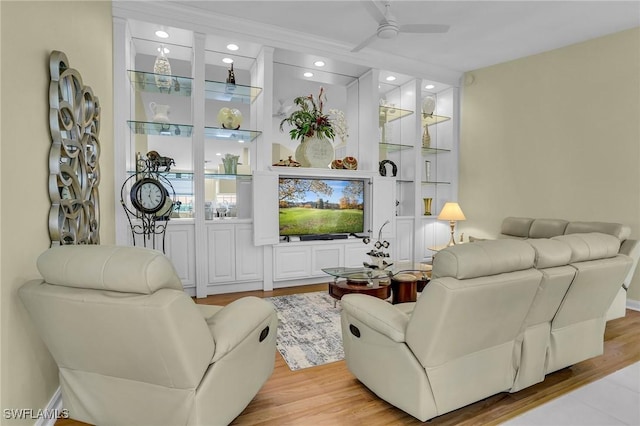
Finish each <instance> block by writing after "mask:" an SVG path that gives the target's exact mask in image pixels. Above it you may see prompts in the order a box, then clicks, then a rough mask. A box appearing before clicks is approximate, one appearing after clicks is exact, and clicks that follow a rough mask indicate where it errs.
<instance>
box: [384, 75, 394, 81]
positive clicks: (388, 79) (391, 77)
mask: <svg viewBox="0 0 640 426" xmlns="http://www.w3.org/2000/svg"><path fill="white" fill-rule="evenodd" d="M395 79H396V78H395V77H394V76H392V75H390V76H389V77H387V78H386V80H387V81H394V80H395Z"/></svg>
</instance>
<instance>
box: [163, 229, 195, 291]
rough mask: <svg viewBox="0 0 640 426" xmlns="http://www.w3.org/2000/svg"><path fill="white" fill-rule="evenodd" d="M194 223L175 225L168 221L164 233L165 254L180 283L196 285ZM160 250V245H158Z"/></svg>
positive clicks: (186, 285)
mask: <svg viewBox="0 0 640 426" xmlns="http://www.w3.org/2000/svg"><path fill="white" fill-rule="evenodd" d="M193 227H194V225H193V224H188V225H179V224H178V225H176V224H174V223H171V222H170V223H169V226H168V227H167V232H166V235H165V254H166V255H167V257H168V258H169V259H171V263H173V266H174V268H175V269H176V272H177V274H178V277H180V280H181V281H182V285H183V286H184V287H185V288H187V287H195V285H196V278H195V276H196V258H195V242H194V228H193ZM159 247H160V250H162V246H161V245H159Z"/></svg>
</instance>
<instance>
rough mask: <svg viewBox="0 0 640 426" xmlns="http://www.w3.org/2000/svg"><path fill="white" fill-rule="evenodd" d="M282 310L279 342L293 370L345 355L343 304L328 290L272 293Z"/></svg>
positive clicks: (278, 307)
mask: <svg viewBox="0 0 640 426" xmlns="http://www.w3.org/2000/svg"><path fill="white" fill-rule="evenodd" d="M267 300H269V301H270V302H271V303H273V304H274V306H275V307H276V311H277V313H278V320H279V323H278V335H277V339H276V346H277V347H278V351H279V352H280V354H282V357H283V358H284V360H285V361H286V363H287V365H288V366H289V368H290V369H291V370H293V371H296V370H300V369H303V368H308V367H315V366H317V365H322V364H328V363H330V362H335V361H340V360H342V359H344V350H343V348H342V331H341V328H340V306H339V305H338V306H337V307H335V308H334V306H333V302H334V299H333V298H332V297H331V296H329V294H327V293H326V292H322V291H320V292H314V293H301V294H291V295H287V296H276V297H270V298H268V299H267Z"/></svg>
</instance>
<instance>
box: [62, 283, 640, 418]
mask: <svg viewBox="0 0 640 426" xmlns="http://www.w3.org/2000/svg"><path fill="white" fill-rule="evenodd" d="M312 291H327V284H318V285H312V286H301V287H290V288H284V289H276V290H274V291H269V292H263V291H252V292H246V293H234V294H223V295H215V296H209V297H207V298H205V299H196V302H197V303H204V304H212V305H226V304H228V303H230V302H232V301H233V300H236V299H238V298H240V297H243V296H247V295H253V296H258V297H271V296H280V295H284V294H293V293H303V292H312ZM639 348H640V312H637V311H632V310H627V315H626V317H624V318H620V319H616V320H613V321H609V323H608V324H607V328H606V333H605V351H604V355H602V356H600V357H596V358H594V359H591V360H587V361H583V362H581V363H578V364H576V365H574V366H572V367H570V368H565V369H563V370H560V371H557V372H555V373H553V374H550V375H548V376H547V378H546V379H545V381H544V382H542V383H539V384H537V385H535V386H531V387H529V388H527V389H523V390H521V391H520V392H517V393H515V394H509V393H500V394H497V395H494V396H492V397H489V398H487V399H484V400H482V401H479V402H477V403H475V404H471V405H468V406H466V407H463V408H461V409H458V410H456V411H453V412H451V413H448V414H445V415H442V416H440V417H436V418H434V419H432V420H430V421H429V422H428V423H429V424H431V425H497V424H500V423H501V422H504V421H505V420H507V419H510V418H513V417H515V416H517V415H519V414H521V413H523V412H525V411H527V410H530V409H532V408H534V407H537V406H539V405H541V404H543V403H545V402H547V401H550V400H552V399H553V398H556V397H558V396H560V395H562V394H564V393H567V392H569V391H571V390H573V389H576V388H578V387H580V386H583V385H585V384H587V383H590V382H593V381H595V380H597V379H600V378H602V377H604V376H606V375H608V374H610V373H613V372H614V371H617V370H619V369H621V368H623V367H626V366H628V365H630V364H633V363H634V362H637V361H640V350H639ZM420 423H421V422H419V421H418V420H417V419H415V418H413V417H411V416H409V415H408V414H406V413H404V412H403V411H401V410H399V409H397V408H395V407H393V406H391V405H389V404H387V403H386V402H385V401H383V400H381V399H379V398H378V397H377V396H376V395H375V394H373V393H372V392H370V391H369V390H368V389H367V388H365V387H364V386H363V385H362V384H360V382H358V380H356V379H355V378H354V377H353V376H352V375H351V373H349V371H348V370H347V367H346V364H345V362H344V361H339V362H334V363H331V364H326V365H323V366H319V367H313V368H307V369H303V370H299V371H291V370H289V367H288V366H287V364H286V363H285V362H284V359H283V358H282V357H281V356H280V354H279V353H276V364H275V370H274V372H273V375H272V376H271V378H270V379H269V380H268V381H267V382H266V383H265V385H264V386H263V388H262V389H261V390H260V392H259V393H258V394H257V395H256V397H255V398H254V399H253V401H251V403H250V404H249V406H248V407H247V408H246V409H245V410H244V411H243V412H242V414H241V415H240V416H238V417H237V418H236V419H235V421H234V422H233V424H234V425H367V426H375V425H412V424H420ZM56 425H57V426H79V425H84V423H81V422H77V421H74V420H70V419H64V420H63V419H61V420H58V421H57V422H56Z"/></svg>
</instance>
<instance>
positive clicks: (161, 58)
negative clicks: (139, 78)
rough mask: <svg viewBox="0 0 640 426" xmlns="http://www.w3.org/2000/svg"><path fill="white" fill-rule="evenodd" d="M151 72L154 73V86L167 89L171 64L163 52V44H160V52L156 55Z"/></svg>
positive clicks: (169, 83)
mask: <svg viewBox="0 0 640 426" xmlns="http://www.w3.org/2000/svg"><path fill="white" fill-rule="evenodd" d="M153 72H154V73H155V80H156V86H158V89H160V90H163V89H166V90H169V89H170V88H171V64H170V63H169V59H168V58H167V55H165V53H164V46H162V45H161V46H160V53H158V56H157V57H156V61H155V63H154V64H153Z"/></svg>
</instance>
